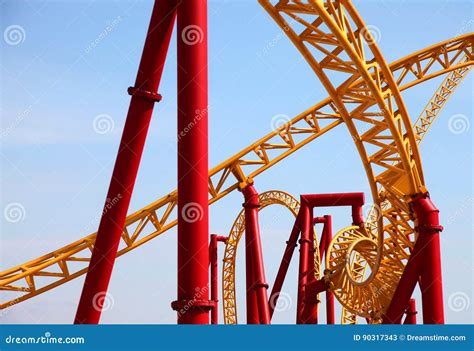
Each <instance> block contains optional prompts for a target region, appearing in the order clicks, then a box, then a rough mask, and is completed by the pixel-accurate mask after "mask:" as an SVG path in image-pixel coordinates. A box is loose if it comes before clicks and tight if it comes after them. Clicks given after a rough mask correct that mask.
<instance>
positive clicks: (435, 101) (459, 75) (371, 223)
mask: <svg viewBox="0 0 474 351" xmlns="http://www.w3.org/2000/svg"><path fill="white" fill-rule="evenodd" d="M467 61H469V57H468V56H467V55H465V56H464V57H463V58H462V59H461V62H467ZM472 67H473V66H466V67H461V68H459V69H457V70H454V71H452V72H450V73H449V74H448V75H447V76H446V78H445V79H444V80H443V81H442V82H441V84H440V86H439V87H438V89H437V90H436V92H435V93H434V94H433V96H432V97H431V99H430V101H429V102H428V104H427V105H426V107H425V108H424V109H423V111H422V113H421V114H420V116H419V117H418V119H417V120H416V121H415V123H414V125H413V127H414V130H415V136H416V141H417V143H418V144H420V143H421V142H422V141H423V139H424V138H425V136H426V134H427V133H428V131H429V129H430V128H431V126H432V125H433V123H434V122H435V120H436V118H437V117H438V116H439V114H440V113H441V111H442V109H443V107H444V106H445V105H446V102H447V101H448V100H449V98H450V97H451V96H452V95H453V94H454V92H455V91H456V89H457V87H458V86H459V84H461V82H462V81H463V79H464V78H465V77H466V76H467V74H468V73H469V72H470V71H471V69H472ZM382 206H386V204H382ZM386 209H387V208H384V210H386ZM379 216H380V210H379V209H378V208H376V207H375V206H373V207H372V208H371V210H370V212H369V214H368V216H367V218H366V224H365V225H366V227H367V228H376V226H377V220H378V218H379ZM341 238H342V237H338V236H336V237H335V238H334V240H336V241H337V240H340V239H341ZM342 240H343V239H342ZM367 266H368V265H367V262H366V261H365V259H364V257H362V256H361V255H359V254H357V253H355V255H354V256H353V257H352V260H351V271H352V274H353V275H354V279H355V280H356V281H359V282H360V281H363V280H364V278H365V273H366V271H367ZM341 323H342V324H356V323H357V315H356V314H353V313H351V312H350V311H348V310H347V309H345V308H342V312H341Z"/></svg>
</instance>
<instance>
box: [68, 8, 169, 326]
mask: <svg viewBox="0 0 474 351" xmlns="http://www.w3.org/2000/svg"><path fill="white" fill-rule="evenodd" d="M175 17H176V4H175V2H174V1H168V0H157V1H156V2H155V5H154V7H153V13H152V16H151V20H150V25H149V27H148V33H147V37H146V40H145V46H144V48H143V54H142V58H141V61H140V66H139V68H138V73H137V78H136V81H135V86H134V87H131V88H129V89H128V92H129V93H130V94H131V95H132V98H131V101H130V107H129V110H128V114H127V119H126V122H125V127H124V130H123V133H122V139H121V141H120V146H119V150H118V153H117V159H116V161H115V166H114V170H113V173H112V179H111V181H110V186H109V190H108V193H107V197H106V199H107V200H106V204H105V206H104V211H103V214H102V217H101V220H100V224H99V229H98V231H97V237H96V240H95V244H94V249H93V252H92V257H91V260H90V263H89V270H88V272H87V275H86V279H85V282H84V287H83V290H82V294H81V298H80V301H79V306H78V308H77V313H76V317H75V321H74V322H75V323H76V324H96V323H98V322H99V320H100V315H101V312H102V304H103V302H104V300H105V299H106V294H107V288H108V285H109V281H110V277H111V274H112V270H113V266H114V263H115V258H116V255H117V250H118V246H119V243H120V238H121V235H122V232H123V227H124V224H125V218H126V215H127V211H128V206H129V204H130V198H131V196H132V192H133V186H134V184H135V179H136V175H137V172H138V167H139V164H140V159H141V155H142V151H143V147H144V144H145V139H146V135H147V132H148V126H149V123H150V119H151V115H152V112H153V106H154V104H155V102H157V101H159V100H160V95H158V94H157V90H158V86H159V84H160V80H161V74H162V71H163V66H164V64H165V59H166V54H167V52H168V47H169V42H170V37H171V33H172V31H173V24H174V20H175ZM108 201H114V203H115V205H114V206H112V207H110V205H108ZM107 207H109V208H108V209H107V210H106V208H107Z"/></svg>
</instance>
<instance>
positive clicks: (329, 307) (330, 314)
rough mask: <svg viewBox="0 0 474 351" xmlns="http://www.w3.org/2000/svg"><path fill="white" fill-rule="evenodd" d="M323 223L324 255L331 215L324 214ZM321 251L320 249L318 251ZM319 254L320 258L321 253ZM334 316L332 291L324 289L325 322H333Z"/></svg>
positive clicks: (328, 239) (325, 254) (328, 236)
mask: <svg viewBox="0 0 474 351" xmlns="http://www.w3.org/2000/svg"><path fill="white" fill-rule="evenodd" d="M324 219H325V223H324V229H323V236H324V238H325V241H324V256H327V254H328V250H329V245H330V244H331V241H332V216H329V215H326V216H324ZM320 252H321V251H320ZM320 255H321V260H322V258H323V255H322V254H320ZM334 323H335V317H334V293H333V292H332V291H330V290H329V289H328V290H326V324H334Z"/></svg>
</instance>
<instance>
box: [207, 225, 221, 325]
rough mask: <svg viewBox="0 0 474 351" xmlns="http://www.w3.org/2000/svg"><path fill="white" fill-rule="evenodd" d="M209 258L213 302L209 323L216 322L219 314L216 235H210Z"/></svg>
mask: <svg viewBox="0 0 474 351" xmlns="http://www.w3.org/2000/svg"><path fill="white" fill-rule="evenodd" d="M209 258H210V260H211V263H210V265H211V300H212V301H213V303H214V306H213V307H212V312H211V324H217V322H218V318H219V314H218V310H217V303H218V299H219V291H218V284H219V281H218V273H217V235H216V234H212V235H211V243H210V244H209Z"/></svg>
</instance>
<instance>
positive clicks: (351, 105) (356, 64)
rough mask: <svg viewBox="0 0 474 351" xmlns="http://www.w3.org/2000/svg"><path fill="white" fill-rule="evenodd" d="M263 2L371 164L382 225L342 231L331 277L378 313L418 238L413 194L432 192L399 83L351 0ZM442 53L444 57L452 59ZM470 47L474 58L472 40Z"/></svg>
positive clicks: (351, 298) (346, 299)
mask: <svg viewBox="0 0 474 351" xmlns="http://www.w3.org/2000/svg"><path fill="white" fill-rule="evenodd" d="M259 2H260V3H261V4H262V6H263V7H264V8H265V9H266V10H267V12H268V13H269V14H270V15H271V17H272V18H273V19H274V20H275V22H276V23H277V24H278V25H279V26H280V27H281V28H282V29H283V31H284V32H285V34H286V35H287V36H288V37H289V38H290V40H291V41H292V43H293V44H294V46H295V47H296V48H297V49H298V50H299V51H300V53H301V54H302V56H303V57H304V58H305V60H306V61H307V63H308V64H309V66H310V67H311V68H312V70H313V71H314V73H315V74H316V76H317V77H318V79H319V81H321V82H322V84H323V86H324V87H325V89H326V90H327V91H328V93H329V95H330V97H331V99H332V102H333V106H332V108H333V110H334V112H336V113H338V114H340V116H341V118H342V119H343V121H344V123H345V124H346V126H347V128H348V130H349V132H350V134H351V135H352V138H353V140H354V143H355V145H356V148H357V150H358V152H359V154H360V157H361V160H362V162H363V164H364V168H365V171H366V174H367V177H368V180H369V184H370V187H371V191H372V198H373V201H374V205H375V206H376V207H377V208H379V209H380V217H379V218H378V219H377V226H376V228H365V227H364V228H359V227H354V226H352V227H348V228H346V229H345V230H343V231H341V232H340V234H339V237H340V238H341V240H340V241H337V242H334V241H333V242H332V243H331V246H330V251H329V252H330V254H329V255H328V257H327V260H326V267H329V268H328V269H327V270H326V279H327V280H328V282H329V283H330V289H331V290H333V291H334V294H335V296H336V298H337V299H338V300H339V302H340V303H341V305H342V306H343V307H344V308H346V309H347V310H348V311H350V312H352V313H355V314H357V315H360V316H363V317H367V318H371V319H372V320H379V319H380V318H381V315H382V314H383V312H384V311H385V310H386V308H388V306H389V304H390V301H391V298H392V296H393V293H394V291H395V288H396V286H397V284H398V281H399V279H400V277H401V275H402V273H403V270H404V268H405V263H406V260H407V259H408V257H409V255H410V252H409V249H410V247H412V245H413V242H414V241H415V235H414V233H415V231H414V221H416V218H415V217H414V214H413V213H412V212H411V210H410V202H411V200H412V199H413V198H414V197H415V196H417V195H419V194H424V193H426V192H427V190H426V188H425V185H424V177H423V171H422V165H421V160H420V156H419V151H418V146H417V143H416V138H415V132H414V130H413V128H412V126H411V123H410V118H409V115H408V113H407V111H406V108H405V106H404V103H403V99H402V97H401V94H400V86H399V85H398V84H397V80H396V79H395V75H394V74H393V72H391V70H390V69H389V66H388V65H387V64H386V62H385V60H384V58H383V56H382V54H381V52H380V50H379V48H378V47H377V45H376V43H375V41H374V39H373V38H372V35H371V33H370V31H369V30H368V29H367V27H366V26H365V24H364V23H363V21H362V19H361V18H360V16H359V14H358V13H357V11H356V10H355V8H354V7H353V5H352V3H351V2H350V1H339V0H336V1H331V0H328V1H322V0H308V1H299V0H294V1H290V0H280V1H277V2H271V1H269V0H259ZM443 54H444V56H445V57H444V59H443V61H442V62H443V63H444V64H445V63H447V62H449V61H451V60H452V58H450V57H449V55H447V54H445V53H443ZM466 55H468V56H469V57H470V58H472V40H471V41H470V48H469V49H468V50H466ZM433 62H434V61H433ZM357 75H358V76H357ZM341 76H342V77H343V79H342V80H341ZM358 77H360V78H358ZM355 79H359V80H360V81H361V82H360V84H359V85H357V86H353V85H352V84H351V83H352V82H353V81H354V80H355ZM341 82H342V83H341ZM373 229H376V230H375V231H374V230H373ZM354 254H358V255H360V256H361V257H363V258H364V260H365V262H367V264H368V265H369V266H370V268H371V272H370V274H369V276H368V277H367V278H365V279H364V280H363V281H360V279H359V278H360V275H359V274H354V272H353V271H352V269H351V257H352V256H353V255H354Z"/></svg>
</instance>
